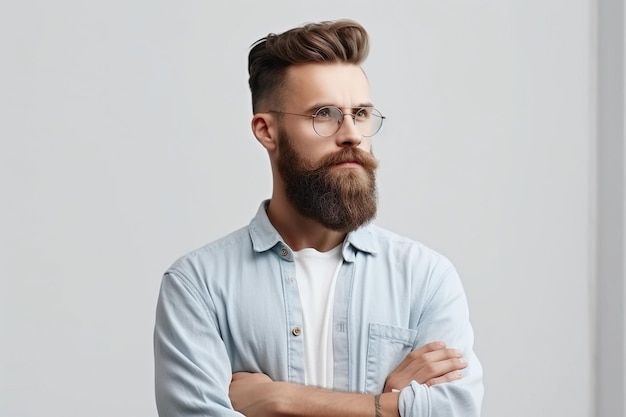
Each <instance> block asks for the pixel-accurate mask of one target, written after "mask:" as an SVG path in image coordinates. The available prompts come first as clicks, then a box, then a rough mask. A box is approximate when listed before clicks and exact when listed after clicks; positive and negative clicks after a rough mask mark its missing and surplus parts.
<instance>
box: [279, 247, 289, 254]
mask: <svg viewBox="0 0 626 417" xmlns="http://www.w3.org/2000/svg"><path fill="white" fill-rule="evenodd" d="M280 254H281V255H282V256H287V255H288V254H289V251H288V250H287V248H282V249H281V250H280Z"/></svg>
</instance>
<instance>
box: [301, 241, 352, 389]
mask: <svg viewBox="0 0 626 417" xmlns="http://www.w3.org/2000/svg"><path fill="white" fill-rule="evenodd" d="M341 247H342V245H339V246H337V247H335V248H333V249H331V250H329V251H328V252H318V251H317V250H315V249H313V248H305V249H302V250H299V251H297V252H294V259H295V262H296V278H297V280H298V291H299V293H300V300H301V301H302V312H303V316H304V317H303V332H302V335H303V337H304V359H305V368H304V377H305V383H306V384H307V385H313V386H318V387H323V388H332V387H333V338H332V322H333V302H334V299H335V282H336V281H337V274H338V273H339V267H340V266H341V263H342V261H343V258H342V256H341Z"/></svg>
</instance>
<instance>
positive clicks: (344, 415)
mask: <svg viewBox="0 0 626 417" xmlns="http://www.w3.org/2000/svg"><path fill="white" fill-rule="evenodd" d="M277 384H280V385H282V387H280V388H279V390H280V391H284V393H285V394H286V395H283V396H281V398H282V401H281V406H280V409H279V410H277V411H278V415H281V416H285V417H309V416H310V417H316V416H325V417H333V416H338V417H339V416H340V417H352V416H354V417H363V416H372V417H374V416H375V415H376V409H375V406H374V395H368V394H359V393H346V392H337V391H330V390H325V389H319V388H313V387H307V386H303V385H297V384H289V383H277ZM398 396H399V394H398V393H385V394H382V395H381V396H380V401H379V404H380V410H381V414H382V416H383V417H397V416H399V413H398Z"/></svg>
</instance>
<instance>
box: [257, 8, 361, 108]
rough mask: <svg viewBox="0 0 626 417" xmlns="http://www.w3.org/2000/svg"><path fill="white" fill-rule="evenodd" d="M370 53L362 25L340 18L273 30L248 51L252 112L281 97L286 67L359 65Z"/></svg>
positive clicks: (272, 103) (271, 103) (275, 101)
mask: <svg viewBox="0 0 626 417" xmlns="http://www.w3.org/2000/svg"><path fill="white" fill-rule="evenodd" d="M368 53H369V37H368V35H367V31H366V30H365V28H364V27H363V26H361V25H360V24H359V23H357V22H355V21H353V20H347V19H341V20H335V21H325V22H319V23H309V24H306V25H304V26H301V27H297V28H294V29H290V30H288V31H286V32H283V33H280V34H275V33H270V34H269V35H267V36H266V37H264V38H261V39H259V40H258V41H256V42H255V43H253V44H252V46H251V49H250V53H249V54H248V74H249V77H250V78H249V79H248V83H249V85H250V92H251V94H252V111H253V113H257V112H260V111H267V110H269V108H265V107H268V106H270V105H275V104H276V103H277V102H278V101H279V100H280V99H281V97H280V92H281V91H282V90H283V89H282V87H284V84H285V77H286V74H287V68H288V67H289V66H291V65H297V64H308V63H348V64H355V65H360V64H361V63H363V61H365V59H366V58H367V55H368Z"/></svg>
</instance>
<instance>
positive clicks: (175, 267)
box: [166, 226, 252, 277]
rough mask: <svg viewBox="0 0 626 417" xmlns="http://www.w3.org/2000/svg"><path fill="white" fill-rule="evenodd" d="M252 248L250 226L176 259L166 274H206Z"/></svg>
mask: <svg viewBox="0 0 626 417" xmlns="http://www.w3.org/2000/svg"><path fill="white" fill-rule="evenodd" d="M250 250H252V245H251V242H250V232H249V226H245V227H242V228H240V229H238V230H235V231H234V232H232V233H230V234H228V235H226V236H223V237H221V238H219V239H216V240H214V241H212V242H210V243H208V244H206V245H204V246H202V247H199V248H197V249H194V250H192V251H190V252H188V253H186V254H184V255H183V256H180V257H179V258H178V259H176V260H175V261H174V262H173V263H172V265H171V266H170V267H169V268H168V269H167V271H166V274H172V273H173V274H176V275H182V276H187V277H190V276H198V275H201V276H204V275H206V271H207V270H208V269H215V268H216V267H218V266H219V265H222V264H224V263H226V262H229V261H230V260H231V259H241V257H240V256H241V255H242V253H244V252H246V251H250Z"/></svg>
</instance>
